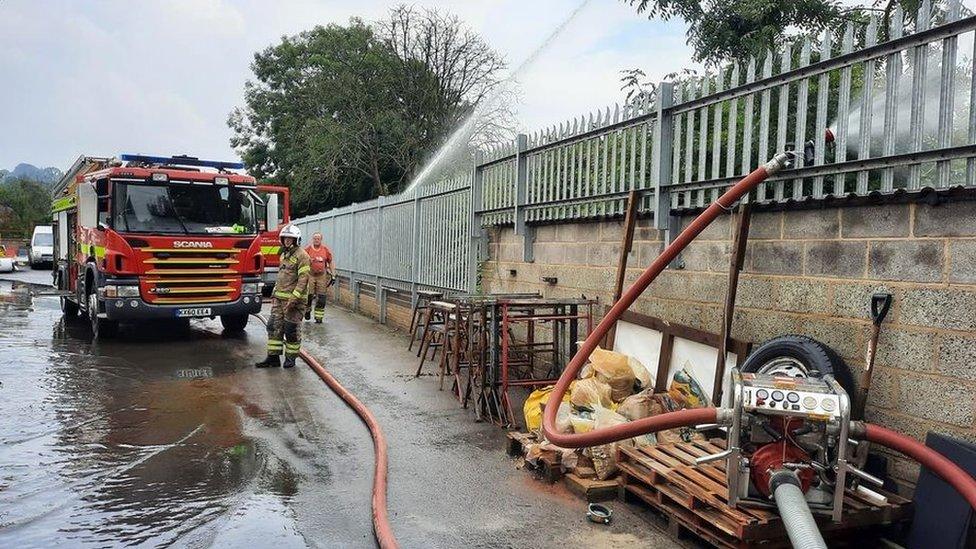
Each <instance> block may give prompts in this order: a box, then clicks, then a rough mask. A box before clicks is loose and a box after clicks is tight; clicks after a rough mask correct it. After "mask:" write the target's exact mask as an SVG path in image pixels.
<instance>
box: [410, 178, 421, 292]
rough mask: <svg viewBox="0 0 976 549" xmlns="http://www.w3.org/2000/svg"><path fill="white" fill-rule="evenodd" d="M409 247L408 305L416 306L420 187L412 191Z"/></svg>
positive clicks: (418, 273)
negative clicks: (411, 229)
mask: <svg viewBox="0 0 976 549" xmlns="http://www.w3.org/2000/svg"><path fill="white" fill-rule="evenodd" d="M410 247H411V248H412V250H411V251H410V306H411V307H416V306H417V281H418V280H419V279H420V189H414V191H413V238H412V239H411V244H410Z"/></svg>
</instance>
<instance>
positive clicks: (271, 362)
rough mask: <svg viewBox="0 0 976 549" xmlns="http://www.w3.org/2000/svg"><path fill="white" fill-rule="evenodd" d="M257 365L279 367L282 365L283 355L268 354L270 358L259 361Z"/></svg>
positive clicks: (259, 366)
mask: <svg viewBox="0 0 976 549" xmlns="http://www.w3.org/2000/svg"><path fill="white" fill-rule="evenodd" d="M255 366H256V367H258V368H277V367H279V366H281V357H280V356H278V355H268V358H265V359H264V360H262V361H261V362H258V363H257V364H255Z"/></svg>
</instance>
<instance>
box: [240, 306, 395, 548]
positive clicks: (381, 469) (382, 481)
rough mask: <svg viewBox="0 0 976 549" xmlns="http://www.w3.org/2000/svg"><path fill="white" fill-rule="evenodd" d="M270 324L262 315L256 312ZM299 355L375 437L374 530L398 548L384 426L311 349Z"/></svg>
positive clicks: (385, 545) (381, 541)
mask: <svg viewBox="0 0 976 549" xmlns="http://www.w3.org/2000/svg"><path fill="white" fill-rule="evenodd" d="M254 316H256V317H258V319H260V320H261V322H264V323H265V324H267V321H266V320H265V319H264V317H263V316H261V315H254ZM298 356H300V357H302V360H304V361H305V363H306V364H308V365H309V367H311V368H312V370H313V371H314V372H315V373H316V374H318V376H319V377H320V378H322V381H324V382H325V384H326V385H328V386H329V388H330V389H332V391H333V392H334V393H335V394H337V395H338V396H339V398H341V399H342V400H343V401H345V403H346V404H347V405H349V407H350V408H352V409H353V410H354V411H355V412H356V414H357V415H358V416H359V417H360V419H362V420H363V423H365V424H366V428H368V429H369V434H370V436H371V437H372V438H373V451H374V452H375V454H376V460H375V465H374V467H373V499H372V507H373V534H374V535H375V536H376V543H378V544H379V546H380V547H381V548H382V549H396V548H398V547H399V545H398V544H397V541H396V538H395V537H394V536H393V528H392V527H390V520H389V516H388V514H387V511H386V469H387V456H386V437H385V436H383V429H382V428H381V427H380V424H379V422H378V421H376V417H375V416H373V413H372V412H370V411H369V408H367V407H366V405H365V404H363V403H362V402H360V400H359V399H358V398H356V395H354V394H352V393H350V392H349V390H348V389H346V388H345V387H343V386H342V384H341V383H339V380H337V379H336V378H335V377H334V376H333V375H332V374H330V373H329V372H328V371H327V370H326V369H325V367H324V366H322V364H321V363H320V362H319V361H318V360H316V358H315V357H314V356H312V355H311V354H309V352H308V351H306V350H305V349H302V350H301V351H299V353H298Z"/></svg>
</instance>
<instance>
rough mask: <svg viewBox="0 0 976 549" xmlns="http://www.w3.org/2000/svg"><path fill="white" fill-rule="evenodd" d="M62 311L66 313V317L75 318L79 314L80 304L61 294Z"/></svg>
mask: <svg viewBox="0 0 976 549" xmlns="http://www.w3.org/2000/svg"><path fill="white" fill-rule="evenodd" d="M61 312H62V313H64V318H66V319H68V320H74V319H75V318H76V317H77V316H78V304H77V303H75V302H74V301H71V300H70V299H68V298H66V297H64V296H61Z"/></svg>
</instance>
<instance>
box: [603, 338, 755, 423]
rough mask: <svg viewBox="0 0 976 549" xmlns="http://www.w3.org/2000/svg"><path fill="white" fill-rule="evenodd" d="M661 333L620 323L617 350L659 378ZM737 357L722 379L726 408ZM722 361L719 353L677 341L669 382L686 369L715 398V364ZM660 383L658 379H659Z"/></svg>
mask: <svg viewBox="0 0 976 549" xmlns="http://www.w3.org/2000/svg"><path fill="white" fill-rule="evenodd" d="M662 339H663V335H662V334H661V332H659V331H657V330H654V329H652V328H645V327H644V326H639V325H637V324H631V323H629V322H624V321H622V320H621V321H618V322H617V329H616V335H615V336H614V343H613V350H614V351H617V352H618V353H623V354H625V355H629V356H632V357H634V358H636V359H637V360H639V361H641V363H642V364H643V365H644V367H645V368H647V371H648V372H649V373H650V374H651V378H652V379H654V378H655V377H656V375H657V364H658V360H659V358H660V355H661V341H662ZM736 358H737V357H736V355H735V354H734V353H728V354H727V355H726V361H725V371H726V375H725V376H723V377H722V405H723V406H726V405H728V399H729V391H728V389H729V376H728V375H727V374H728V372H729V371H731V370H732V368H734V367H735V366H736V364H737V363H736ZM717 360H718V349H716V348H715V347H711V346H709V345H705V344H702V343H698V342H695V341H690V340H688V339H683V338H680V337H675V338H674V346H673V347H672V351H671V363H670V364H669V367H668V382H669V383H670V381H671V378H672V377H673V376H674V373H675V372H677V371H679V370H681V369H682V368H683V367H685V366H686V365H687V366H688V370H689V372H691V375H692V376H694V378H695V380H697V381H698V384H699V385H701V388H702V390H703V391H704V392H705V394H706V395H708V396H709V398H711V396H712V394H713V389H714V388H715V362H716V361H717ZM655 381H656V379H655Z"/></svg>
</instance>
